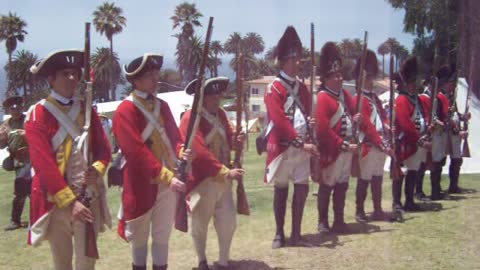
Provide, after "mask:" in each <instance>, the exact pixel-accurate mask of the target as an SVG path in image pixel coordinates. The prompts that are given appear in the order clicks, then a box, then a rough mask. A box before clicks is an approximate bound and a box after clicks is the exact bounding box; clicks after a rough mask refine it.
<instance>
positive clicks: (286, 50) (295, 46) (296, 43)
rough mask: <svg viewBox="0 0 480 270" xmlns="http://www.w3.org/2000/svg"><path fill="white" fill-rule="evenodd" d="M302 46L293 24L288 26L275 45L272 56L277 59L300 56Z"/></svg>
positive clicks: (282, 59) (283, 59)
mask: <svg viewBox="0 0 480 270" xmlns="http://www.w3.org/2000/svg"><path fill="white" fill-rule="evenodd" d="M302 52H303V47H302V41H300V37H298V34H297V31H296V30H295V28H294V27H293V26H288V27H287V29H285V32H284V33H283V36H282V37H281V38H280V40H279V41H278V43H277V46H276V47H275V51H274V56H275V59H276V60H277V61H285V60H287V59H288V58H294V57H302Z"/></svg>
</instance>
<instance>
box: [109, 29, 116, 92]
mask: <svg viewBox="0 0 480 270" xmlns="http://www.w3.org/2000/svg"><path fill="white" fill-rule="evenodd" d="M110 57H111V58H112V60H113V37H112V38H111V39H110ZM112 62H113V61H112ZM112 73H113V72H112ZM110 84H111V85H112V89H111V91H112V92H111V97H112V98H111V101H115V100H117V97H116V93H115V90H116V85H115V84H114V83H113V82H110Z"/></svg>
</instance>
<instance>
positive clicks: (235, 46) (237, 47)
mask: <svg viewBox="0 0 480 270" xmlns="http://www.w3.org/2000/svg"><path fill="white" fill-rule="evenodd" d="M242 47H243V39H242V35H241V34H240V33H238V32H233V33H232V34H231V35H230V36H229V37H228V39H227V41H226V42H225V44H223V48H224V49H225V52H227V53H230V54H235V55H236V54H238V53H239V52H241V51H242Z"/></svg>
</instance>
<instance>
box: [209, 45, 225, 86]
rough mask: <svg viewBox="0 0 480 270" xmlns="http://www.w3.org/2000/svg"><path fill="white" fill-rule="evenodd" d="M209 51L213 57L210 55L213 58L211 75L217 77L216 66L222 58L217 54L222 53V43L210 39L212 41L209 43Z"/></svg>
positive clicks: (220, 62)
mask: <svg viewBox="0 0 480 270" xmlns="http://www.w3.org/2000/svg"><path fill="white" fill-rule="evenodd" d="M210 51H211V53H212V55H213V57H212V58H213V59H212V68H213V72H212V76H213V77H217V76H218V66H219V65H221V64H222V60H221V59H220V58H218V56H219V55H222V54H223V52H224V50H223V46H222V43H221V42H220V41H218V40H214V41H212V43H211V44H210Z"/></svg>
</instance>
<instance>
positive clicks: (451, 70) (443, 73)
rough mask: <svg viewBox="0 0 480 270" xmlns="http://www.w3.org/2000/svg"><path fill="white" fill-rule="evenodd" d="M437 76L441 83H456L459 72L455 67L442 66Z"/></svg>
mask: <svg viewBox="0 0 480 270" xmlns="http://www.w3.org/2000/svg"><path fill="white" fill-rule="evenodd" d="M436 75H437V78H438V81H439V82H440V83H448V82H455V81H456V80H457V71H456V67H455V65H443V66H441V67H440V68H439V69H438V71H437V74H436Z"/></svg>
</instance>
